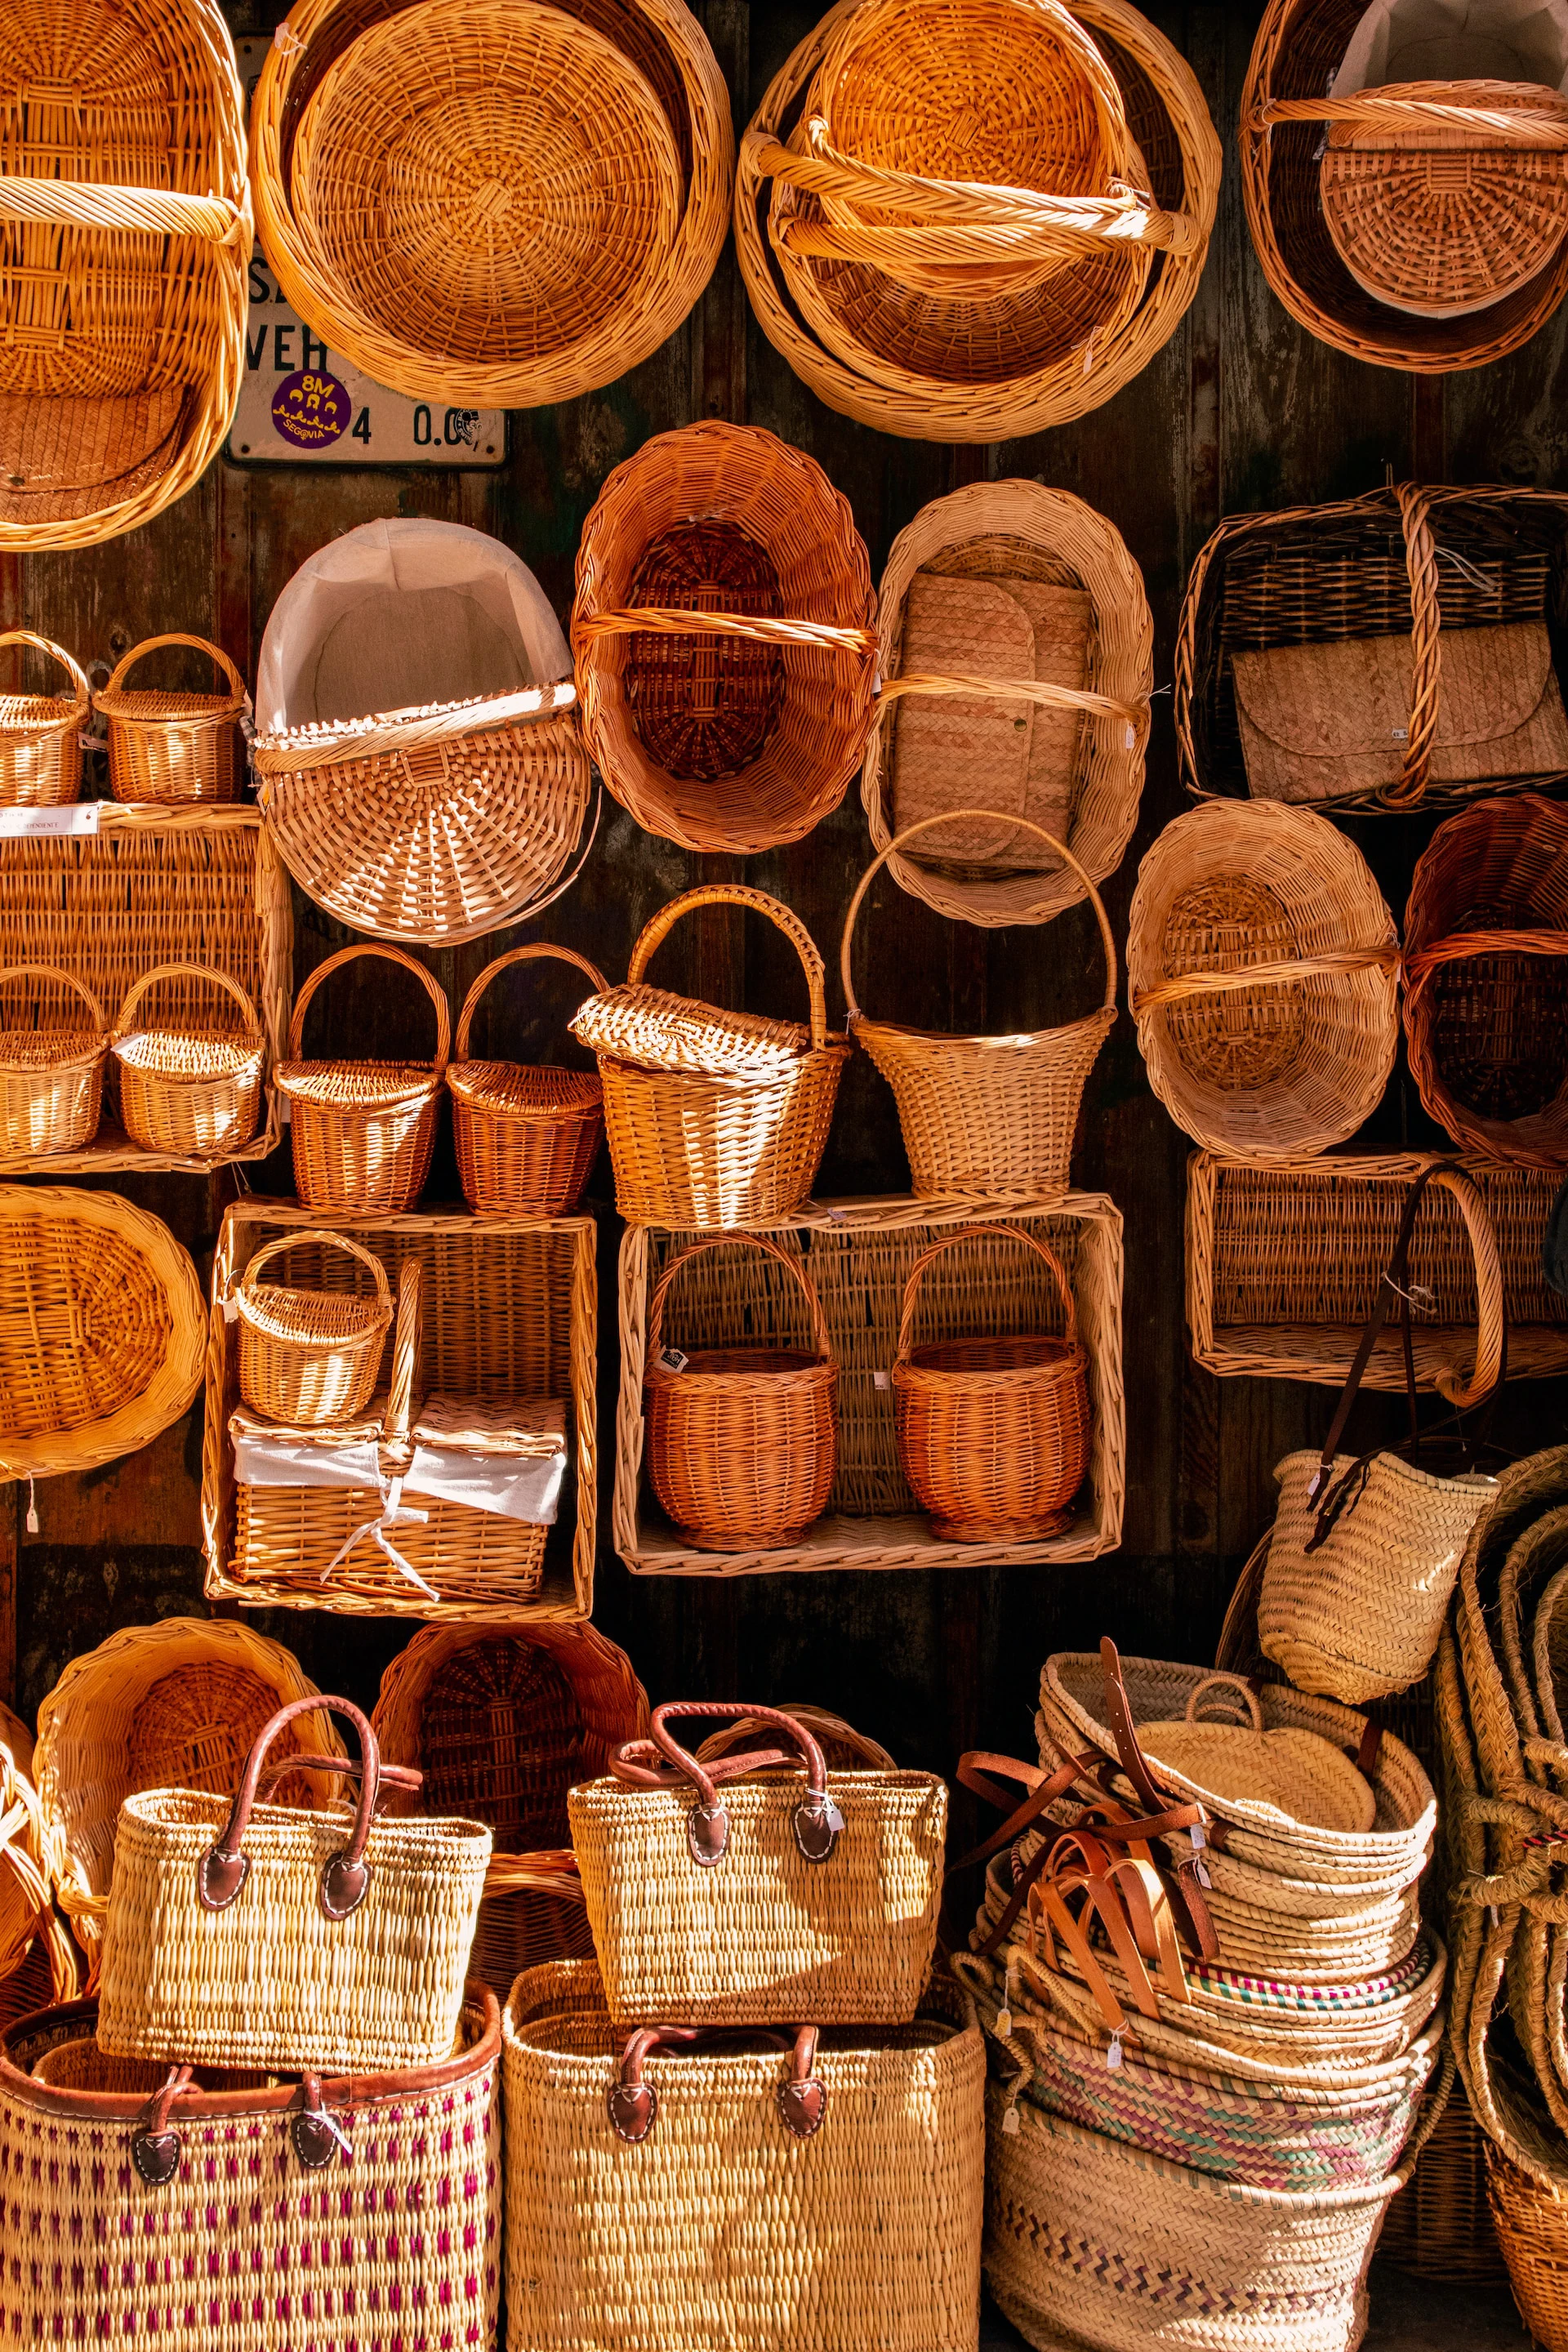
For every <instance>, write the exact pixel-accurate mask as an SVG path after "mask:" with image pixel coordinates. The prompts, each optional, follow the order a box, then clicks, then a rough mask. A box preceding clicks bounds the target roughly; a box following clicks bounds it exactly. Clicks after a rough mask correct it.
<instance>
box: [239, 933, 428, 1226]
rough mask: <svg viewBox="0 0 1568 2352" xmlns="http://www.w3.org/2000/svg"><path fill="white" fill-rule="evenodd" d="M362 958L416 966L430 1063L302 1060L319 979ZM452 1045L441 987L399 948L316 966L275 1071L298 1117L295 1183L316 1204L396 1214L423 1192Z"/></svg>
mask: <svg viewBox="0 0 1568 2352" xmlns="http://www.w3.org/2000/svg"><path fill="white" fill-rule="evenodd" d="M362 956H375V957H378V958H380V959H381V961H383V962H385V963H392V964H397V965H400V966H401V967H402V969H403V970H404V971H410V972H412V973H413V974H414V976H415V978H416V980H417V981H418V982H419V985H420V986H421V988H423V989H424V991H425V993H426V996H428V998H429V999H430V1002H431V1003H432V1004H433V1005H434V1006H435V1008H436V1054H435V1058H434V1060H433V1061H430V1062H363V1061H344V1060H332V1061H326V1062H307V1061H302V1060H301V1059H300V1052H301V1048H302V1047H303V1045H304V1042H305V1015H306V1013H308V1012H309V1010H310V1000H311V998H312V997H313V996H314V995H315V993H316V991H317V990H318V989H319V988H320V987H321V982H323V981H324V980H326V979H328V978H329V977H330V976H331V973H333V972H334V971H341V970H342V967H343V966H344V965H345V964H350V963H353V962H355V961H357V960H358V959H359V958H360V957H362ZM451 1043H452V1016H451V1013H450V1012H449V1011H448V1010H447V996H446V992H445V990H444V989H443V988H442V987H441V986H440V984H439V982H437V981H436V980H434V979H433V978H432V977H431V975H430V973H429V972H428V971H426V968H425V966H424V965H423V964H421V963H416V962H415V961H414V958H413V957H412V956H411V955H405V953H404V952H403V950H402V949H401V948H393V947H369V946H363V947H350V948H340V949H339V950H338V952H337V954H336V955H333V956H329V957H328V958H327V960H326V961H325V963H319V964H318V965H317V966H316V969H315V970H314V971H312V972H311V973H310V977H309V979H308V980H307V981H306V982H305V984H304V986H303V987H302V988H301V989H300V993H299V995H298V996H297V997H296V998H295V999H294V1012H293V1016H292V1018H291V1020H290V1021H289V1059H288V1060H287V1061H286V1062H282V1063H279V1066H278V1068H277V1070H276V1071H275V1073H274V1076H275V1078H276V1081H277V1085H278V1088H279V1093H281V1094H283V1095H285V1096H286V1097H288V1100H289V1107H290V1110H291V1113H292V1120H291V1126H290V1129H289V1134H290V1140H291V1142H292V1144H293V1150H294V1181H295V1183H296V1184H297V1185H298V1186H299V1189H300V1199H301V1201H303V1202H306V1203H307V1205H308V1206H309V1207H310V1208H312V1209H326V1210H330V1211H332V1212H335V1213H338V1214H341V1215H346V1214H350V1213H353V1212H355V1211H357V1212H358V1213H360V1214H362V1215H377V1214H379V1215H385V1216H395V1215H396V1214H397V1213H399V1211H401V1210H404V1209H411V1208H412V1207H413V1206H414V1203H415V1202H416V1201H417V1200H418V1198H419V1195H420V1193H421V1192H422V1191H423V1190H424V1185H425V1179H426V1175H427V1174H428V1173H429V1170H430V1154H431V1152H432V1151H433V1150H434V1149H435V1145H436V1123H437V1119H438V1118H439V1117H440V1114H441V1092H442V1087H441V1081H442V1078H443V1076H445V1074H446V1068H447V1054H448V1051H449V1049H450V1046H451Z"/></svg>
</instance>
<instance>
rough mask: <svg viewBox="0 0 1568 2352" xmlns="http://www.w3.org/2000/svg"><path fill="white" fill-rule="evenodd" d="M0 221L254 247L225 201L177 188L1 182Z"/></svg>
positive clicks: (235, 209)
mask: <svg viewBox="0 0 1568 2352" xmlns="http://www.w3.org/2000/svg"><path fill="white" fill-rule="evenodd" d="M0 220H15V221H25V222H27V223H28V224H29V225H30V224H32V223H34V222H38V223H43V224H47V226H50V227H54V228H97V229H131V230H133V231H140V232H141V233H142V234H143V235H145V236H199V237H200V238H201V239H202V240H203V242H204V243H205V244H207V245H223V246H245V247H248V245H249V242H250V220H249V215H248V214H247V210H246V209H245V207H244V206H243V205H237V204H234V203H233V202H231V201H230V199H229V198H228V197H227V196H186V195H181V194H177V193H176V192H175V191H174V189H173V188H129V187H125V188H122V187H113V186H110V185H109V184H107V183H105V182H102V181H92V180H27V179H11V178H6V179H5V180H0Z"/></svg>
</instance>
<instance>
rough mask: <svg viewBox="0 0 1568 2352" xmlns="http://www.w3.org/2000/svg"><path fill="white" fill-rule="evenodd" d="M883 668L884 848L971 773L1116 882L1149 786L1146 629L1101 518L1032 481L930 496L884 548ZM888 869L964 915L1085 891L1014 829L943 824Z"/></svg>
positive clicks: (879, 807) (869, 750) (1123, 558)
mask: <svg viewBox="0 0 1568 2352" xmlns="http://www.w3.org/2000/svg"><path fill="white" fill-rule="evenodd" d="M877 667H878V670H879V675H880V678H881V692H880V694H879V697H878V700H877V708H876V716H875V718H874V719H873V722H872V727H871V733H870V737H869V739H868V742H867V746H866V760H865V765H864V767H863V769H862V771H861V777H860V797H861V800H862V801H863V803H865V808H866V816H867V821H868V824H869V825H870V828H871V840H872V843H873V845H874V846H875V847H876V848H878V849H879V850H887V851H889V852H890V851H891V844H892V839H893V835H894V834H895V833H897V832H900V831H901V830H902V829H904V828H906V827H908V826H909V825H911V824H917V823H919V822H920V821H921V819H922V818H925V817H929V816H932V815H935V814H945V813H946V812H948V811H951V809H952V806H953V803H954V794H955V787H954V781H953V780H954V776H955V773H957V772H959V767H960V763H973V768H974V772H975V774H976V776H977V777H978V776H979V775H981V774H983V775H984V792H983V793H981V794H980V795H979V796H980V797H983V798H984V802H985V803H986V806H987V807H988V808H994V809H1002V810H1005V812H1006V813H1007V814H1008V816H1009V817H1011V818H1014V819H1025V818H1027V819H1029V820H1031V821H1032V822H1033V823H1035V824H1043V825H1045V826H1046V827H1047V829H1048V831H1049V832H1051V833H1052V834H1053V835H1056V836H1057V837H1058V839H1059V840H1061V841H1063V842H1065V843H1066V845H1067V846H1068V849H1069V850H1070V851H1071V852H1072V854H1073V856H1075V857H1076V858H1077V859H1078V861H1079V866H1082V867H1083V869H1084V870H1085V872H1087V874H1088V875H1089V879H1090V881H1091V882H1101V881H1103V880H1104V878H1105V877H1106V876H1107V875H1108V874H1110V873H1112V872H1114V870H1115V868H1116V867H1117V866H1119V865H1120V864H1121V858H1122V855H1123V853H1124V851H1125V850H1126V847H1127V844H1128V842H1129V841H1130V840H1131V836H1132V828H1133V826H1134V824H1136V823H1137V819H1138V802H1139V797H1140V795H1141V793H1142V789H1143V755H1144V751H1145V748H1146V746H1147V742H1148V736H1149V712H1148V697H1149V694H1150V692H1151V690H1152V686H1153V682H1154V679H1153V623H1152V620H1151V618H1150V614H1149V605H1148V600H1147V599H1146V597H1145V596H1144V593H1143V580H1142V573H1141V572H1139V570H1138V567H1137V565H1136V564H1135V563H1134V562H1133V561H1132V559H1131V555H1130V554H1129V553H1128V551H1127V546H1126V542H1125V541H1123V539H1122V537H1121V532H1120V531H1118V530H1116V529H1115V528H1114V526H1113V525H1112V524H1110V523H1109V522H1107V521H1106V520H1105V519H1104V517H1103V516H1100V515H1097V514H1096V513H1095V511H1094V509H1092V508H1091V507H1088V506H1085V505H1084V503H1083V501H1082V499H1075V498H1074V497H1073V496H1072V495H1071V493H1070V492H1068V491H1067V490H1053V489H1047V488H1045V487H1044V486H1043V485H1042V484H1040V483H1038V482H1032V481H1005V482H972V483H970V484H968V485H967V487H966V488H963V489H961V490H954V491H952V494H951V495H950V496H949V497H947V498H944V499H932V500H931V503H930V505H929V506H924V507H922V508H921V510H920V512H919V514H918V515H917V516H916V517H915V519H914V520H913V522H911V523H909V524H907V525H906V526H905V528H904V529H903V530H901V531H900V533H899V536H898V538H897V539H896V540H895V541H893V545H892V549H891V551H890V552H889V557H888V562H887V568H886V570H885V571H884V572H883V573H882V580H881V586H880V588H879V592H878V618H877ZM911 687H912V688H914V689H915V691H914V693H913V694H912V695H911V694H910V691H909V689H910V688H911ZM888 862H889V871H890V872H891V874H892V876H893V877H894V879H895V880H896V881H897V882H898V884H899V885H900V888H902V889H905V890H909V891H912V892H913V894H914V896H915V897H916V898H923V899H924V900H925V902H926V904H927V905H928V906H931V907H934V908H936V910H937V912H938V913H939V914H942V915H950V916H952V917H953V918H954V919H955V920H960V921H963V922H970V923H982V924H987V925H989V924H1003V923H1016V922H1042V921H1044V920H1045V919H1046V918H1047V916H1050V915H1055V914H1058V913H1059V912H1060V911H1061V909H1062V908H1064V907H1067V906H1069V905H1071V904H1072V902H1073V900H1074V899H1075V898H1078V896H1079V892H1080V889H1081V885H1080V884H1079V880H1078V877H1077V875H1076V874H1075V873H1074V872H1073V870H1072V869H1071V868H1070V867H1064V866H1062V865H1061V863H1060V861H1059V860H1058V859H1056V858H1054V857H1052V856H1048V855H1047V854H1043V853H1042V851H1041V848H1040V845H1039V842H1038V840H1037V838H1036V837H1035V836H1033V835H1030V834H1029V833H1027V832H1026V831H1025V830H1024V829H1023V827H1022V825H1021V824H1018V823H1010V824H982V825H976V824H973V823H968V824H965V823H962V822H959V821H958V820H956V819H955V820H953V821H952V822H951V823H950V824H948V825H947V826H946V827H944V829H943V830H942V832H941V833H940V834H938V835H934V836H931V835H927V836H926V837H925V839H924V841H923V843H922V845H921V848H920V849H919V850H918V851H914V852H909V851H903V850H900V851H898V852H897V853H896V854H890V855H889V861H888Z"/></svg>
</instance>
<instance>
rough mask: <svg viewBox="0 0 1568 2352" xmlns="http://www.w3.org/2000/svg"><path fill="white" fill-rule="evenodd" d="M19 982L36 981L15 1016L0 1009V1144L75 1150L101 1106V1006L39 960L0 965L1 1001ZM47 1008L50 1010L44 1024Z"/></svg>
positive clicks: (105, 1033)
mask: <svg viewBox="0 0 1568 2352" xmlns="http://www.w3.org/2000/svg"><path fill="white" fill-rule="evenodd" d="M21 981H31V982H34V983H35V985H34V986H32V987H30V988H28V989H27V990H26V992H24V1002H23V1004H22V1006H21V1008H20V1017H19V1018H17V1017H16V1016H14V1015H12V1014H10V1013H8V1012H5V1011H0V1151H5V1152H35V1151H36V1152H39V1153H47V1152H55V1151H77V1150H80V1149H81V1148H82V1146H83V1145H84V1144H89V1143H90V1142H91V1141H92V1139H93V1137H94V1136H95V1135H96V1134H97V1132H98V1120H99V1114H100V1110H101V1108H102V1105H103V1066H104V1061H105V1057H106V1056H107V1055H108V1052H109V1026H108V1024H107V1022H106V1021H105V1020H104V1017H103V1007H102V1006H101V1005H100V1003H99V1001H98V999H97V997H96V996H95V995H94V994H93V992H92V991H91V989H90V988H89V987H88V986H87V985H86V984H85V982H82V981H79V980H76V979H74V978H73V977H72V976H71V974H70V973H69V972H66V971H56V970H55V969H54V967H53V966H52V965H50V964H42V963H14V964H11V965H10V966H9V967H8V968H7V969H6V970H5V971H0V1004H4V1003H5V998H6V996H7V993H8V992H14V991H15V989H16V984H17V983H18V982H21ZM51 999H52V1000H53V1003H52V1004H51V1003H50V1002H49V1001H50V1000H51ZM84 1005H85V1006H86V1008H87V1012H88V1015H89V1019H88V1022H87V1023H84V1022H83V1021H82V1019H81V1010H82V1007H83V1006H84ZM46 1007H47V1009H48V1010H49V1011H50V1012H51V1013H52V1014H53V1016H54V1017H53V1018H52V1019H51V1020H49V1021H48V1022H47V1024H46V1022H45V1017H44V1016H45V1012H46ZM62 1015H63V1018H62Z"/></svg>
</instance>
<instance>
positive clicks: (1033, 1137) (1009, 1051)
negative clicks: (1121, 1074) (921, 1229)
mask: <svg viewBox="0 0 1568 2352" xmlns="http://www.w3.org/2000/svg"><path fill="white" fill-rule="evenodd" d="M986 814H989V812H986V811H984V810H978V809H956V810H954V811H952V817H956V818H961V819H970V818H973V817H977V816H984V815H986ZM952 817H949V816H935V817H923V818H922V819H921V821H920V823H919V824H911V825H909V826H906V828H905V830H904V831H903V832H902V833H900V835H898V836H897V837H896V839H895V840H893V841H891V842H889V845H888V847H887V848H886V849H884V850H883V851H882V852H881V854H880V856H878V857H876V858H874V859H873V860H872V862H871V864H870V865H869V866H868V867H867V869H866V871H865V873H864V874H863V875H862V876H861V877H860V879H859V882H858V885H857V887H856V890H855V895H854V897H853V898H851V899H850V901H849V911H848V913H847V915H846V916H845V918H844V935H843V938H842V940H840V942H839V950H838V970H839V974H840V977H841V978H842V980H843V982H844V1003H845V1006H846V1012H847V1023H848V1028H849V1034H850V1036H851V1037H852V1038H853V1039H854V1040H855V1042H856V1044H857V1045H863V1046H864V1047H865V1049H866V1051H867V1053H868V1054H869V1055H870V1056H871V1059H872V1060H873V1062H875V1063H876V1065H877V1067H878V1068H879V1070H880V1071H881V1073H882V1076H884V1077H885V1078H886V1079H887V1081H888V1084H889V1086H890V1087H892V1089H893V1097H894V1099H895V1101H896V1102H897V1104H898V1106H899V1126H900V1129H901V1130H902V1133H903V1139H904V1149H905V1150H906V1151H907V1152H908V1153H909V1156H910V1190H911V1191H912V1192H913V1193H914V1194H915V1197H916V1198H917V1200H918V1199H921V1198H925V1197H938V1198H943V1197H950V1196H952V1194H954V1193H978V1194H980V1195H982V1196H984V1197H987V1198H990V1199H992V1200H1006V1199H1010V1198H1017V1199H1019V1200H1046V1199H1048V1198H1049V1197H1050V1195H1051V1194H1052V1193H1053V1192H1066V1191H1067V1189H1068V1165H1069V1162H1070V1160H1071V1158H1072V1150H1073V1142H1074V1139H1075V1137H1076V1134H1077V1130H1078V1120H1079V1106H1080V1105H1081V1103H1082V1100H1083V1090H1084V1087H1085V1085H1086V1084H1087V1083H1088V1079H1089V1072H1090V1070H1091V1069H1092V1068H1093V1067H1094V1064H1095V1061H1096V1058H1097V1057H1098V1055H1099V1053H1100V1047H1101V1046H1102V1045H1104V1043H1105V1041H1106V1039H1107V1037H1108V1036H1109V1035H1110V1031H1111V1029H1112V1027H1113V1025H1114V1024H1115V1020H1116V941H1115V940H1114V938H1113V937H1112V935H1111V929H1110V920H1109V919H1108V917H1107V915H1106V912H1105V906H1104V902H1103V901H1102V899H1101V898H1100V893H1099V891H1098V890H1097V889H1096V888H1095V887H1094V884H1093V883H1092V882H1091V881H1090V879H1089V875H1088V873H1087V872H1086V871H1085V869H1084V868H1083V867H1082V866H1080V865H1079V862H1078V860H1077V858H1076V857H1074V856H1073V855H1072V853H1071V851H1070V850H1068V849H1066V848H1064V847H1063V845H1062V844H1061V843H1060V842H1059V841H1058V840H1057V839H1056V838H1055V836H1054V835H1051V834H1048V833H1047V832H1046V831H1045V829H1044V827H1043V826H1040V825H1037V824H1031V823H1030V821H1029V820H1028V819H1027V818H1023V817H1021V818H1019V819H1018V825H1019V829H1020V830H1021V831H1023V832H1026V833H1032V834H1035V835H1037V836H1038V838H1039V839H1040V840H1041V841H1042V842H1045V843H1046V844H1047V845H1048V846H1049V848H1050V849H1051V850H1052V851H1054V852H1055V853H1056V854H1057V855H1058V856H1060V857H1061V859H1062V860H1063V862H1064V863H1065V864H1066V865H1067V866H1068V867H1069V868H1070V869H1071V871H1072V872H1073V873H1074V874H1075V875H1076V876H1077V877H1078V878H1079V882H1080V883H1081V884H1082V886H1083V889H1084V892H1085V895H1086V896H1087V897H1088V898H1089V904H1090V905H1091V906H1092V908H1094V913H1095V919H1096V921H1097V922H1098V923H1099V925H1100V946H1101V948H1102V950H1104V956H1105V997H1104V1001H1103V1003H1101V1004H1100V1006H1099V1008H1098V1009H1097V1010H1096V1011H1095V1012H1093V1013H1086V1014H1085V1015H1084V1017H1083V1018H1082V1019H1081V1020H1079V1021H1072V1022H1068V1023H1067V1024H1065V1025H1064V1026H1063V1027H1061V1028H1059V1029H1035V1030H1026V1031H1024V1032H1022V1033H1015V1034H1012V1035H1010V1036H1006V1037H949V1036H943V1035H940V1034H936V1033H935V1032H933V1031H931V1030H926V1029H907V1028H905V1027H904V1026H903V1025H902V1024H900V1023H897V1022H891V1021H868V1020H867V1018H866V1016H865V1014H864V1013H862V1012H861V1010H860V1007H859V1005H858V1003H857V1002H856V997H855V982H854V978H853V975H852V973H851V970H850V961H849V950H850V942H851V940H852V939H853V937H854V931H855V919H856V917H857V916H858V913H859V911H860V908H861V904H862V902H863V900H864V898H865V897H866V893H867V891H868V889H869V888H870V887H871V884H872V881H873V880H874V878H875V877H876V875H877V872H878V869H879V867H880V866H884V865H886V864H887V862H888V860H889V857H891V856H893V855H894V853H895V851H897V850H898V849H900V848H901V847H902V846H903V845H904V844H906V843H907V842H909V841H910V840H911V839H912V838H913V837H914V835H917V834H920V833H924V832H926V831H928V830H929V828H930V827H931V826H932V825H941V824H949V823H950V822H952Z"/></svg>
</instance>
